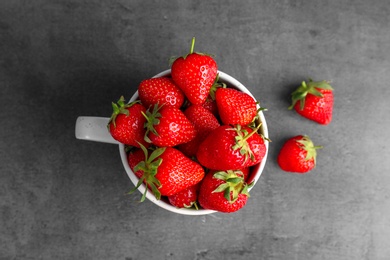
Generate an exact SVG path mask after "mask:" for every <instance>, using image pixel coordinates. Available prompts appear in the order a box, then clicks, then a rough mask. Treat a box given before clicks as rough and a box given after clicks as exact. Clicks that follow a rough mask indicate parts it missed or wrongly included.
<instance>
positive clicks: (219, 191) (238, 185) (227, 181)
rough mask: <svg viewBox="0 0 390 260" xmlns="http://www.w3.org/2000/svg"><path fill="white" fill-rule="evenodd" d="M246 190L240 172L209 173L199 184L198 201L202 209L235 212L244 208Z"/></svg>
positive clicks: (247, 195) (246, 198)
mask: <svg viewBox="0 0 390 260" xmlns="http://www.w3.org/2000/svg"><path fill="white" fill-rule="evenodd" d="M248 188H249V186H248V184H246V183H245V181H244V178H243V176H242V172H240V171H238V172H237V171H233V170H228V171H210V172H209V173H207V174H206V176H205V177H204V179H203V181H202V183H201V186H200V190H199V196H198V201H199V204H200V206H202V207H203V208H204V209H211V210H217V211H219V212H224V213H231V212H235V211H237V210H239V209H241V208H242V207H244V206H245V204H246V202H247V200H248V197H249V193H248Z"/></svg>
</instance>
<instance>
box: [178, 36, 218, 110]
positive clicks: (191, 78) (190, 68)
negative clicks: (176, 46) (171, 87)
mask: <svg viewBox="0 0 390 260" xmlns="http://www.w3.org/2000/svg"><path fill="white" fill-rule="evenodd" d="M194 45H195V38H193V39H192V44H191V49H190V53H189V54H187V55H186V56H184V57H180V58H177V59H176V60H175V61H174V62H173V63H172V66H171V75H172V79H173V81H174V82H175V83H176V85H177V86H178V87H179V88H181V89H182V90H183V92H184V94H185V95H186V97H187V98H188V100H189V101H190V102H191V103H192V104H196V105H199V104H202V103H204V102H205V100H206V98H207V96H208V95H209V91H210V89H211V87H212V85H213V83H214V81H215V79H216V76H217V70H218V68H217V63H216V62H215V60H214V59H213V58H212V57H210V56H208V55H206V54H203V53H197V52H194Z"/></svg>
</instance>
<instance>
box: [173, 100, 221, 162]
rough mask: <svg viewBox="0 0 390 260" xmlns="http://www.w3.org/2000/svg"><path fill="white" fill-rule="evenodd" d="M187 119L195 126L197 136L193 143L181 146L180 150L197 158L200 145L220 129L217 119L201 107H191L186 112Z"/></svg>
mask: <svg viewBox="0 0 390 260" xmlns="http://www.w3.org/2000/svg"><path fill="white" fill-rule="evenodd" d="M184 114H185V115H186V117H187V118H188V119H189V120H190V121H191V122H192V123H193V124H194V126H195V129H196V132H197V134H196V136H195V138H194V139H192V140H191V141H189V142H187V143H184V144H181V145H180V146H179V150H180V151H182V152H183V153H184V154H185V155H187V156H190V157H191V156H195V154H196V151H198V147H199V145H200V143H201V142H202V141H203V140H204V139H206V137H207V135H208V134H209V133H210V132H211V131H212V130H214V129H216V128H218V127H219V122H218V120H217V118H216V117H215V116H214V115H213V114H212V113H211V112H210V111H209V110H207V109H206V108H204V107H203V106H201V105H191V106H189V107H188V108H187V109H186V110H185V111H184Z"/></svg>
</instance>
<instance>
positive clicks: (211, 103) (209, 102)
mask: <svg viewBox="0 0 390 260" xmlns="http://www.w3.org/2000/svg"><path fill="white" fill-rule="evenodd" d="M202 106H203V107H204V108H206V109H207V110H209V111H210V112H211V113H212V114H213V115H214V116H217V115H218V114H219V113H218V106H217V101H215V100H213V99H211V98H209V97H208V98H207V99H206V101H205V102H204V103H203V104H202Z"/></svg>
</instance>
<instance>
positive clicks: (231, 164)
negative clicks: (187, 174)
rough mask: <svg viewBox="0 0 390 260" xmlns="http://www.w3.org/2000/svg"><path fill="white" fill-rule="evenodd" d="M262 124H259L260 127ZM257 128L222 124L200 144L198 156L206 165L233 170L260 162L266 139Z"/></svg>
mask: <svg viewBox="0 0 390 260" xmlns="http://www.w3.org/2000/svg"><path fill="white" fill-rule="evenodd" d="M259 127H260V126H258V128H259ZM258 128H257V129H255V130H253V129H252V128H249V127H246V126H243V127H241V126H240V125H237V126H236V127H232V126H229V125H222V126H220V127H218V128H217V129H215V130H213V131H212V132H211V133H210V134H209V135H208V136H207V137H206V139H205V140H204V141H203V142H202V143H201V144H200V145H199V149H198V152H197V153H196V157H197V159H198V161H199V162H200V164H202V165H203V166H204V167H206V168H209V169H214V170H232V169H241V168H244V167H249V166H252V165H255V164H257V163H259V162H260V161H261V160H262V159H263V158H264V155H265V152H266V146H265V144H264V139H263V138H262V136H261V135H260V134H258V133H257V130H258Z"/></svg>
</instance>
